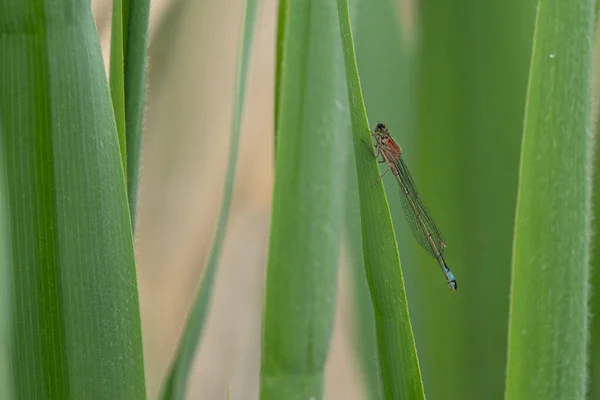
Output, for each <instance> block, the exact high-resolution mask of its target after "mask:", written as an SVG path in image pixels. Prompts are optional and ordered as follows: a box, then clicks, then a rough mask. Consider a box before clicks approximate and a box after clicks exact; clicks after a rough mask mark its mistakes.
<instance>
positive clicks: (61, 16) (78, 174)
mask: <svg viewBox="0 0 600 400" xmlns="http://www.w3.org/2000/svg"><path fill="white" fill-rule="evenodd" d="M0 134H2V136H3V142H4V147H3V149H2V153H1V154H0V159H1V160H2V162H3V163H4V166H5V167H6V174H7V190H8V208H9V221H8V222H9V224H10V239H9V246H10V249H9V250H10V254H11V256H12V261H13V268H12V271H11V275H12V276H11V280H12V285H11V286H12V301H11V304H12V310H11V311H12V324H11V338H10V340H11V356H10V362H11V375H12V380H13V382H12V383H13V393H14V396H15V397H16V398H57V399H67V398H74V399H79V398H91V397H94V398H102V399H121V398H127V399H144V398H145V382H144V366H143V357H142V342H141V329H140V317H139V306H138V294H137V286H136V274H135V264H134V258H133V240H132V236H131V225H130V221H129V212H128V209H127V195H126V186H125V179H124V175H123V166H122V164H121V158H120V153H119V142H118V137H117V129H116V124H115V118H114V114H113V111H112V105H111V99H110V93H109V88H108V82H107V80H106V75H105V72H104V67H103V62H102V55H101V52H100V44H99V41H98V36H97V31H96V26H95V23H94V19H93V16H92V12H91V8H90V2H89V1H87V0H70V1H63V2H56V1H23V0H14V1H10V0H0Z"/></svg>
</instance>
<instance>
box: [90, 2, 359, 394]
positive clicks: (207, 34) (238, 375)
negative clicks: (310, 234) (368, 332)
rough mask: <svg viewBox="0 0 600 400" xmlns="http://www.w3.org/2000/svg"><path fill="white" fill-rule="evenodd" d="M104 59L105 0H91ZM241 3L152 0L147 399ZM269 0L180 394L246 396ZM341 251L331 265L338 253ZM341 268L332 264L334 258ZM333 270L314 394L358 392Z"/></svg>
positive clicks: (175, 295)
mask: <svg viewBox="0 0 600 400" xmlns="http://www.w3.org/2000/svg"><path fill="white" fill-rule="evenodd" d="M92 3H93V10H94V13H95V15H96V20H97V25H98V31H99V34H100V39H101V42H102V46H103V53H104V58H105V62H106V64H107V65H108V59H109V44H110V14H111V7H112V1H110V0H93V2H92ZM242 6H243V3H242V1H241V0H228V1H218V0H213V1H186V0H152V12H151V23H150V49H149V54H150V64H149V65H150V69H149V78H148V97H147V112H146V123H145V132H144V139H143V155H142V166H141V185H140V193H139V205H138V210H139V211H138V212H139V216H138V225H137V231H136V243H135V245H136V256H137V270H138V282H139V292H140V302H141V313H142V327H143V338H144V357H145V365H146V380H147V388H148V398H149V399H156V398H157V397H158V393H159V390H160V387H161V384H162V380H163V377H164V375H165V373H166V371H167V369H168V367H169V364H170V362H171V360H172V357H173V355H174V352H175V349H176V346H177V342H178V340H179V337H180V333H181V331H182V329H183V325H184V323H185V319H186V314H187V311H188V309H189V307H190V305H191V302H192V301H193V299H194V296H195V292H196V289H197V286H198V284H199V281H200V279H201V277H202V273H203V270H204V267H205V263H206V260H207V258H208V255H209V252H210V249H211V245H212V241H213V235H214V232H215V228H216V221H217V218H218V215H219V209H220V201H221V194H222V190H223V188H222V187H223V182H224V176H225V168H226V161H227V152H228V145H229V143H228V142H229V135H230V127H231V118H232V110H233V101H234V97H233V96H234V80H235V63H236V55H237V50H238V39H239V36H240V29H241V21H242V17H243V15H242V12H243V10H242ZM276 8H277V2H276V0H264V1H262V5H261V7H260V10H259V14H258V21H257V24H256V33H255V41H254V47H253V55H252V60H251V67H250V76H249V80H248V94H247V100H246V105H245V113H244V118H243V129H242V136H241V143H240V153H239V158H238V168H237V172H236V184H235V190H234V198H233V203H232V209H231V214H230V220H229V225H228V228H227V235H226V239H225V242H224V247H223V253H222V256H221V261H220V263H219V272H218V276H217V281H216V286H215V291H214V296H213V299H212V306H211V311H210V315H209V319H208V321H207V325H206V330H205V333H204V337H203V340H202V344H201V348H200V350H199V352H198V353H197V355H196V361H195V367H194V372H193V376H192V378H191V380H190V385H189V396H188V398H190V399H199V398H202V399H226V398H227V392H228V389H229V388H230V391H231V392H230V393H231V399H256V398H257V397H258V378H259V371H260V340H261V317H262V302H263V285H264V279H263V278H264V273H265V270H264V268H265V265H266V254H267V245H268V232H269V219H270V213H271V192H272V184H273V151H272V148H273V123H272V121H273V89H274V56H275V26H276V24H275V21H276ZM343 253H344V252H343V251H342V256H341V258H342V260H343V258H344V256H343ZM342 264H343V262H342ZM345 272H346V271H345V270H344V269H343V268H342V270H341V271H340V275H339V276H340V290H339V292H338V293H339V296H338V298H339V299H338V300H339V301H338V312H337V320H336V324H335V333H334V338H333V341H332V345H331V352H330V356H329V362H328V367H327V368H328V369H327V378H326V385H325V386H326V389H325V398H326V399H348V400H352V399H363V398H364V395H363V392H362V388H361V386H360V373H359V370H358V367H357V366H356V362H355V361H354V356H353V350H352V344H351V343H350V336H349V334H348V333H349V330H350V321H349V319H350V315H351V313H350V306H351V305H350V302H349V293H348V289H347V288H348V285H347V284H346V283H347V280H348V279H347V274H346V273H345Z"/></svg>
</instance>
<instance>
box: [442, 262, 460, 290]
mask: <svg viewBox="0 0 600 400" xmlns="http://www.w3.org/2000/svg"><path fill="white" fill-rule="evenodd" d="M444 273H445V274H446V280H447V281H448V288H450V290H452V291H453V292H456V290H457V289H458V283H456V278H455V277H454V274H453V273H452V272H450V270H449V269H448V267H446V268H445V271H444Z"/></svg>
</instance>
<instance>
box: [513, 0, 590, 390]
mask: <svg viewBox="0 0 600 400" xmlns="http://www.w3.org/2000/svg"><path fill="white" fill-rule="evenodd" d="M593 11H594V9H593V2H592V1H577V2H562V1H554V0H549V1H548V0H541V1H540V2H539V4H538V14H537V21H536V32H535V36H534V48H533V57H532V64H531V73H530V81H529V91H528V99H527V110H526V116H525V127H524V137H523V147H522V154H521V175H520V186H519V197H518V203H517V217H516V228H515V242H514V256H513V277H512V297H511V316H510V332H509V353H508V372H507V388H506V398H507V399H522V398H527V399H563V398H573V399H576V398H583V397H584V395H585V381H586V361H587V355H586V345H587V336H588V334H587V329H588V327H587V310H588V306H587V301H588V277H589V271H588V268H589V265H588V264H589V240H590V218H591V212H590V206H591V189H590V188H591V175H590V171H591V165H590V163H591V149H592V146H593V142H592V137H591V135H590V130H591V127H590V123H591V88H590V82H591V79H592V54H593V48H592V37H593V17H594V13H593ZM566 321H568V323H566Z"/></svg>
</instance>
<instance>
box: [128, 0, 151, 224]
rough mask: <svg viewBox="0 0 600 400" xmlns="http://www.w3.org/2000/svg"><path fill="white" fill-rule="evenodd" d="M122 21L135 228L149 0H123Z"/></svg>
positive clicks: (131, 211) (144, 98)
mask: <svg viewBox="0 0 600 400" xmlns="http://www.w3.org/2000/svg"><path fill="white" fill-rule="evenodd" d="M123 21H124V32H123V34H124V41H125V45H124V51H125V59H124V62H125V68H124V74H125V82H124V90H125V133H126V135H125V136H126V145H125V147H126V149H127V196H128V199H129V214H130V216H131V226H132V227H133V229H134V230H135V224H136V216H137V196H138V185H139V181H140V162H141V152H142V132H143V129H144V111H145V105H146V75H147V66H148V27H149V21H150V0H124V1H123Z"/></svg>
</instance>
